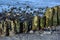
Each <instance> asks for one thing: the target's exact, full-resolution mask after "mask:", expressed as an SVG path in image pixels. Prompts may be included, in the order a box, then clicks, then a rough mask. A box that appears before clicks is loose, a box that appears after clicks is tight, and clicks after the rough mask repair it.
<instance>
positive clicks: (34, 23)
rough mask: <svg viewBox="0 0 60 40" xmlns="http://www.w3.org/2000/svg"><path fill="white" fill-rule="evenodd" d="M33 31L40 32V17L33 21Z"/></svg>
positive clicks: (34, 18)
mask: <svg viewBox="0 0 60 40" xmlns="http://www.w3.org/2000/svg"><path fill="white" fill-rule="evenodd" d="M32 30H34V31H35V30H39V16H37V15H36V16H34V17H33V21H32Z"/></svg>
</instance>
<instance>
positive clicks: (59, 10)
mask: <svg viewBox="0 0 60 40" xmlns="http://www.w3.org/2000/svg"><path fill="white" fill-rule="evenodd" d="M58 7H59V8H58V10H57V11H58V17H59V25H60V6H58Z"/></svg>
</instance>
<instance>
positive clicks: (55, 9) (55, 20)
mask: <svg viewBox="0 0 60 40" xmlns="http://www.w3.org/2000/svg"><path fill="white" fill-rule="evenodd" d="M52 9H53V11H52V12H53V26H56V25H57V7H53V8H52Z"/></svg>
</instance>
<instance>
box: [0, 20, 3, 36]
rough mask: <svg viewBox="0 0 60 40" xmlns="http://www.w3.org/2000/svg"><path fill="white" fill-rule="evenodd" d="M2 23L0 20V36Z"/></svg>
mask: <svg viewBox="0 0 60 40" xmlns="http://www.w3.org/2000/svg"><path fill="white" fill-rule="evenodd" d="M2 31H3V30H2V23H1V21H0V36H2Z"/></svg>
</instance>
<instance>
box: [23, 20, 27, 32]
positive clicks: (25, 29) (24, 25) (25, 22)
mask: <svg viewBox="0 0 60 40" xmlns="http://www.w3.org/2000/svg"><path fill="white" fill-rule="evenodd" d="M27 32H28V21H27V20H25V21H24V23H23V33H27Z"/></svg>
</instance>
